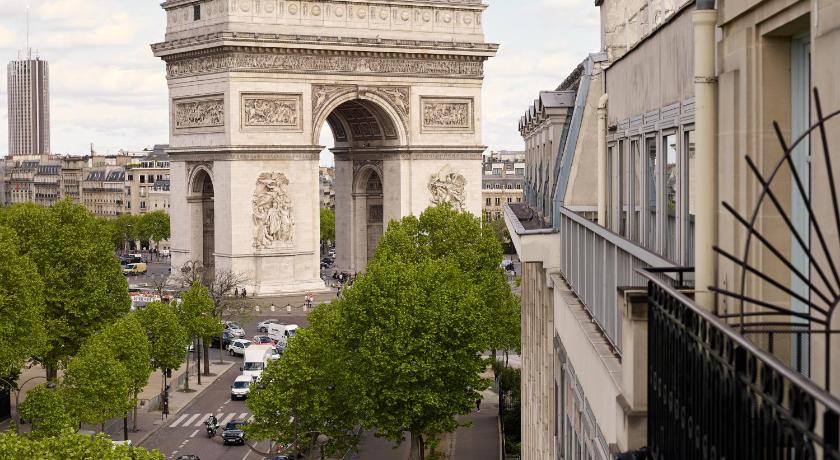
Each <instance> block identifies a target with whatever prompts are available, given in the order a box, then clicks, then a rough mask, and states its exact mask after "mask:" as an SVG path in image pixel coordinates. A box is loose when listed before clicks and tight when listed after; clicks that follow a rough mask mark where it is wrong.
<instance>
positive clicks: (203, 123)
mask: <svg viewBox="0 0 840 460" xmlns="http://www.w3.org/2000/svg"><path fill="white" fill-rule="evenodd" d="M174 105H175V114H174V118H175V120H174V122H175V123H174V124H175V129H193V128H219V127H224V125H225V100H224V98H223V97H221V96H219V97H207V98H194V99H180V100H175V101H174Z"/></svg>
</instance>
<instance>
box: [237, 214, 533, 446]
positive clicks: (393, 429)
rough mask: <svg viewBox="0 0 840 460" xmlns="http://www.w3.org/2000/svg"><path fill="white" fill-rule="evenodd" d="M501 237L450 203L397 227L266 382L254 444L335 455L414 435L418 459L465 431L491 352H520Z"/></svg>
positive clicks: (258, 396)
mask: <svg viewBox="0 0 840 460" xmlns="http://www.w3.org/2000/svg"><path fill="white" fill-rule="evenodd" d="M501 261H502V250H501V245H500V244H499V242H498V241H497V239H496V237H495V235H494V233H493V230H492V229H491V228H488V227H485V228H482V226H481V223H480V221H479V220H478V219H477V218H476V217H474V216H472V215H470V214H466V213H458V212H455V211H454V210H452V208H451V207H449V206H442V207H436V208H430V209H428V210H427V211H425V212H424V213H423V214H422V215H421V216H420V217H419V218H417V217H414V216H410V217H406V218H404V219H402V220H401V221H399V222H391V224H390V225H389V226H388V230H387V232H385V234H384V235H383V237H382V240H381V241H380V243H379V246H378V248H377V250H376V255H375V257H374V259H373V260H372V261H371V263H370V265H369V266H368V269H367V272H366V273H365V274H363V275H361V276H360V277H359V278H358V279H357V280H356V282H355V283H354V284H353V287H352V288H351V289H348V290H346V291H345V292H344V294H343V296H342V297H341V298H340V299H338V300H336V301H334V302H332V303H330V304H326V305H322V306H320V307H319V308H318V309H317V310H315V311H314V312H313V313H312V314H310V327H309V328H307V329H306V330H303V331H301V332H299V334H298V335H296V336H295V338H294V339H293V340H290V342H289V348H288V349H287V350H286V352H285V354H284V358H283V359H282V360H279V361H276V362H273V363H271V364H270V365H269V366H268V368H267V369H266V371H265V372H264V373H263V375H262V378H261V382H260V383H259V384H258V385H254V386H253V388H252V389H251V394H250V396H249V398H248V407H249V408H250V410H251V412H252V413H253V414H254V417H255V418H254V421H253V423H251V424H250V426H248V427H247V431H248V434H249V436H250V439H255V440H256V439H271V440H275V441H277V442H279V443H282V444H284V445H291V446H292V448H295V447H294V446H299V447H302V448H304V449H305V446H307V445H314V443H316V442H319V443H321V444H324V442H325V440H328V441H326V443H325V444H324V445H323V451H324V452H325V453H327V454H336V453H341V452H343V451H344V450H346V449H347V448H350V447H352V446H353V445H354V443H355V442H356V441H357V437H355V436H353V435H352V433H354V432H357V430H358V429H371V430H376V431H377V434H378V436H381V437H383V438H386V439H388V440H390V441H393V442H395V443H396V442H401V441H402V440H403V439H404V438H405V437H409V438H410V442H411V459H412V460H415V459H423V458H425V455H426V451H427V446H426V444H427V443H428V441H432V444H433V443H434V440H435V439H437V438H438V437H439V436H440V435H441V434H443V433H446V432H451V431H454V430H455V429H456V428H457V426H458V422H457V419H456V416H457V415H459V414H466V413H469V412H470V411H471V410H472V409H473V408H474V407H475V402H476V400H477V399H478V398H480V397H481V396H480V393H481V391H483V390H485V389H486V388H487V387H488V386H489V384H490V380H488V379H484V378H482V373H483V372H484V371H485V369H486V367H487V361H486V360H485V359H484V358H482V352H484V351H487V350H491V349H493V350H495V349H499V350H506V349H518V347H519V302H518V299H517V298H516V297H515V296H514V295H513V294H512V293H511V290H510V286H509V285H508V284H507V282H506V280H505V276H504V274H503V273H502V271H501V270H500V269H499V264H500V263H501Z"/></svg>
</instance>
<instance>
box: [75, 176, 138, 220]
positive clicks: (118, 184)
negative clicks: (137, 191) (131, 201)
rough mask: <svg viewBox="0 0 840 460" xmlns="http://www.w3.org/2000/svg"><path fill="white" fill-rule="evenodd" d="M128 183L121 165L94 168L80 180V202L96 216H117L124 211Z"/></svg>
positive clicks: (128, 187)
mask: <svg viewBox="0 0 840 460" xmlns="http://www.w3.org/2000/svg"><path fill="white" fill-rule="evenodd" d="M129 190H130V185H127V184H126V172H125V168H124V167H122V166H109V167H104V168H102V167H100V168H94V169H91V170H90V171H88V173H87V175H86V177H85V180H84V181H83V182H82V204H83V205H84V207H85V208H87V209H88V211H90V212H91V213H93V215H95V216H98V217H117V216H120V215H122V214H125V213H126V198H127V197H128V193H127V192H128V191H129Z"/></svg>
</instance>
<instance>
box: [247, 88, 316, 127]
mask: <svg viewBox="0 0 840 460" xmlns="http://www.w3.org/2000/svg"><path fill="white" fill-rule="evenodd" d="M241 106H242V128H243V129H249V128H252V129H256V130H269V131H300V130H302V129H303V125H302V123H301V115H300V108H301V96H300V95H298V94H243V95H242V103H241Z"/></svg>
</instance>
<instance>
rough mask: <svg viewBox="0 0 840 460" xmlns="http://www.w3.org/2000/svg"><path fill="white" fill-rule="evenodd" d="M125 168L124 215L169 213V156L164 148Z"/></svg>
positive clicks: (158, 148)
mask: <svg viewBox="0 0 840 460" xmlns="http://www.w3.org/2000/svg"><path fill="white" fill-rule="evenodd" d="M138 160H139V161H136V162H135V163H131V164H129V165H127V166H126V167H125V168H126V197H125V210H124V212H125V213H126V214H132V215H140V214H145V213H147V212H150V211H166V212H167V213H168V212H169V184H170V179H169V156H168V155H166V153H165V152H164V147H162V146H158V147H157V148H156V149H155V151H154V152H153V153H151V154H149V155H147V156H145V157H143V158H140V159H138Z"/></svg>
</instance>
